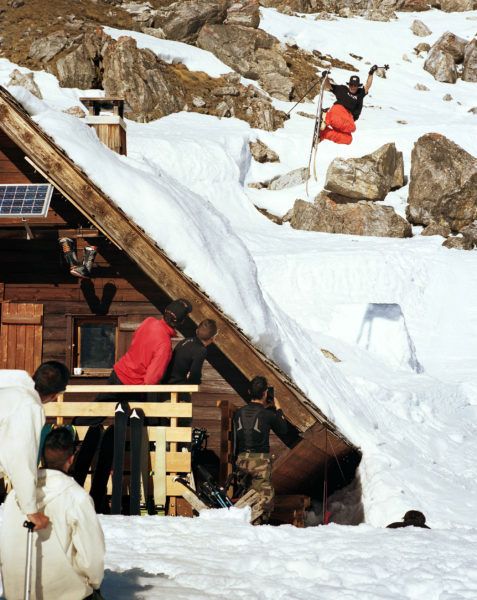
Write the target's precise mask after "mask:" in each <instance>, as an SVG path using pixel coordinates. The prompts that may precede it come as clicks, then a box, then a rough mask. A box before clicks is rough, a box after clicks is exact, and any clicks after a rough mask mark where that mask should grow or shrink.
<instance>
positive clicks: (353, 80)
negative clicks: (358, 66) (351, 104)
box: [348, 75, 360, 94]
mask: <svg viewBox="0 0 477 600" xmlns="http://www.w3.org/2000/svg"><path fill="white" fill-rule="evenodd" d="M359 86H360V81H359V77H358V76H357V75H352V76H351V77H350V78H349V81H348V89H349V91H350V92H351V93H352V94H356V92H357V91H358V88H359Z"/></svg>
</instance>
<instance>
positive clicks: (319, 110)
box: [305, 74, 328, 196]
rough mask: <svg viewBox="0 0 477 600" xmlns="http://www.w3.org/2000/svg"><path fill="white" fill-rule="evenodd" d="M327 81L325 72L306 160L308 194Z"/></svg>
mask: <svg viewBox="0 0 477 600" xmlns="http://www.w3.org/2000/svg"><path fill="white" fill-rule="evenodd" d="M327 82H328V74H326V75H325V76H324V78H323V81H322V82H321V89H320V94H319V96H318V104H317V106H316V117H315V128H314V129H313V140H312V143H311V150H310V159H309V161H308V178H307V180H306V186H305V187H306V195H307V196H308V183H309V181H310V179H311V176H312V174H313V177H314V179H315V181H316V154H317V151H318V145H319V143H320V131H321V130H320V127H321V118H322V115H323V92H324V91H325V85H326V83H327Z"/></svg>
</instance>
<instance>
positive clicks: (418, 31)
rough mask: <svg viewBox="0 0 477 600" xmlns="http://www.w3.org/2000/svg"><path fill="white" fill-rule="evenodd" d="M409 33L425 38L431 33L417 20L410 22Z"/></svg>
mask: <svg viewBox="0 0 477 600" xmlns="http://www.w3.org/2000/svg"><path fill="white" fill-rule="evenodd" d="M411 31H412V33H413V34H414V35H417V36H418V37H426V36H427V35H431V33H432V31H431V30H430V29H429V27H428V26H427V25H426V24H425V23H423V22H422V21H420V20H419V19H415V20H414V21H413V22H412V24H411Z"/></svg>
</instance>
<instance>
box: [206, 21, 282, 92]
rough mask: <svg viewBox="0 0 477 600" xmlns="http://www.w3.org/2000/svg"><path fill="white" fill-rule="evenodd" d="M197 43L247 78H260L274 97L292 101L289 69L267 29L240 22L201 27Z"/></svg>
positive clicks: (275, 41) (276, 41) (276, 42)
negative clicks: (240, 23)
mask: <svg viewBox="0 0 477 600" xmlns="http://www.w3.org/2000/svg"><path fill="white" fill-rule="evenodd" d="M197 45H198V46H199V47H200V48H202V49H203V50H208V51H209V52H212V53H213V54H215V56H217V58H219V59H220V60H221V61H222V62H224V63H225V64H226V65H228V66H229V67H231V68H232V69H234V71H237V72H238V73H240V74H241V75H243V76H244V77H247V78H248V79H253V80H258V81H260V83H261V84H262V85H263V87H264V89H265V90H266V91H267V92H269V93H270V94H272V95H273V96H274V97H275V98H278V99H280V100H290V97H291V93H292V90H293V83H292V80H291V72H290V69H289V68H288V66H287V62H286V60H285V59H284V57H283V55H282V51H281V49H280V45H279V44H278V40H276V38H274V37H273V36H271V35H269V34H268V33H266V32H265V31H262V30H261V29H253V28H251V27H242V26H238V25H207V26H205V27H203V28H202V30H201V32H200V34H199V37H198V38H197Z"/></svg>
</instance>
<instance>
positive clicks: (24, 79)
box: [7, 69, 43, 100]
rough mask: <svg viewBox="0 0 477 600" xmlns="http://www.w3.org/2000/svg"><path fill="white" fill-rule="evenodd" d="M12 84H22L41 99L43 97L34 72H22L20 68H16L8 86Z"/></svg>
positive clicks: (11, 74)
mask: <svg viewBox="0 0 477 600" xmlns="http://www.w3.org/2000/svg"><path fill="white" fill-rule="evenodd" d="M11 85H20V86H21V87H24V88H25V89H26V90H28V91H29V92H30V93H31V94H33V95H34V96H36V97H37V98H40V100H42V99H43V96H42V95H41V91H40V88H39V87H38V85H37V83H36V81H35V77H34V75H33V73H20V71H19V70H18V69H14V70H13V71H12V72H11V73H10V81H9V82H8V83H7V86H11Z"/></svg>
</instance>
